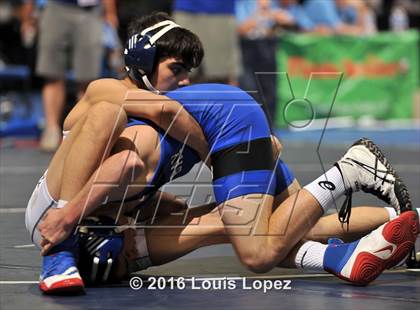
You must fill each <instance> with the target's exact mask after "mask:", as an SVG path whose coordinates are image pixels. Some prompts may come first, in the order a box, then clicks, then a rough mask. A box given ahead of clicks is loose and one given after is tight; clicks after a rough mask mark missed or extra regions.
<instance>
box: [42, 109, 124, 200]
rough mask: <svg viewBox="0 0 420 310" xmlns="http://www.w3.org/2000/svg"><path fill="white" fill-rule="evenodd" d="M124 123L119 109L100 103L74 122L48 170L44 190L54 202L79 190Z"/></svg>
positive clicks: (66, 197) (102, 157) (69, 196)
mask: <svg viewBox="0 0 420 310" xmlns="http://www.w3.org/2000/svg"><path fill="white" fill-rule="evenodd" d="M126 121H127V119H126V115H125V113H124V111H123V110H122V109H121V108H120V107H118V106H117V105H114V104H111V103H107V102H100V103H97V104H96V105H94V106H93V107H92V108H90V109H89V111H88V113H87V115H86V116H85V117H83V118H81V119H80V120H79V121H78V122H77V124H76V125H75V126H74V128H72V130H71V132H70V134H69V135H68V137H67V138H65V139H64V140H63V142H62V144H61V145H60V147H59V149H58V151H57V152H56V154H55V155H54V157H53V159H52V160H51V163H50V165H49V167H48V173H47V184H48V190H49V192H50V194H51V196H52V197H53V198H54V199H55V200H59V199H62V200H70V199H71V198H73V196H74V195H75V194H76V193H77V192H79V191H80V190H81V188H82V187H83V186H84V185H85V183H86V182H87V180H88V179H89V177H90V176H91V175H92V173H93V171H95V169H96V168H97V167H98V166H99V165H100V163H101V162H102V161H103V160H104V159H105V158H106V157H107V156H108V154H109V152H110V150H111V148H112V145H113V143H114V142H115V140H116V139H117V138H118V136H119V135H120V134H121V132H122V131H123V130H124V128H125V124H126Z"/></svg>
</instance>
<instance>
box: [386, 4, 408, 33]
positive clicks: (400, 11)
mask: <svg viewBox="0 0 420 310" xmlns="http://www.w3.org/2000/svg"><path fill="white" fill-rule="evenodd" d="M389 26H390V29H391V30H392V31H397V32H398V31H404V30H407V29H408V27H409V20H408V14H407V11H406V9H405V7H404V6H403V5H402V2H401V1H397V2H395V3H394V6H393V7H392V9H391V15H390V16H389Z"/></svg>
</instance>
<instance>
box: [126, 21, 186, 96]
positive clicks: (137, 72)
mask: <svg viewBox="0 0 420 310" xmlns="http://www.w3.org/2000/svg"><path fill="white" fill-rule="evenodd" d="M177 27H180V26H179V25H177V24H176V23H174V22H173V21H171V20H164V21H162V22H159V23H157V24H155V25H153V26H151V27H148V28H146V29H144V30H143V31H142V32H141V33H140V34H135V35H133V36H132V37H131V38H130V39H129V40H128V42H127V45H126V48H125V50H124V61H125V66H126V67H125V69H126V70H127V71H128V74H129V75H130V77H131V78H132V79H134V80H135V81H136V82H139V81H143V83H144V84H145V85H146V87H147V88H148V89H149V90H151V91H154V92H157V93H159V91H158V90H157V89H155V88H154V87H153V86H152V84H151V83H150V81H149V79H148V77H147V76H148V75H149V76H150V75H151V74H152V73H153V64H154V62H155V55H156V45H155V43H156V41H157V40H159V39H160V38H161V37H162V36H163V35H164V34H165V33H167V32H168V31H169V30H171V29H173V28H177ZM158 28H162V29H160V30H159V31H157V32H155V33H153V32H154V31H155V30H156V29H158Z"/></svg>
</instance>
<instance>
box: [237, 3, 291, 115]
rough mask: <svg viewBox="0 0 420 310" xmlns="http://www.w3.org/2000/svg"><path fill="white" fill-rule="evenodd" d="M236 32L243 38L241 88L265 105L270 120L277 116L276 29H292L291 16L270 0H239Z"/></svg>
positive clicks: (241, 41)
mask: <svg viewBox="0 0 420 310" xmlns="http://www.w3.org/2000/svg"><path fill="white" fill-rule="evenodd" d="M235 13H236V22H237V29H238V33H239V35H240V39H241V40H240V43H241V52H242V66H243V72H242V76H241V79H240V84H241V87H242V88H243V89H245V90H247V91H256V90H257V91H258V92H252V93H251V95H253V96H254V97H255V99H257V100H258V101H259V102H262V103H264V104H265V108H266V112H267V114H268V116H269V118H271V119H272V118H274V117H275V113H276V112H275V107H276V92H277V85H276V84H277V79H276V74H277V73H276V72H275V71H276V57H275V53H276V48H277V40H276V38H275V37H274V30H275V28H276V26H278V25H280V26H289V25H291V24H292V17H291V16H290V15H289V14H288V13H286V12H285V11H284V10H281V9H278V8H276V7H275V5H274V2H272V1H270V0H257V1H248V0H237V1H236V4H235Z"/></svg>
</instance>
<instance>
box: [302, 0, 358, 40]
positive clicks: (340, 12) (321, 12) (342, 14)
mask: <svg viewBox="0 0 420 310" xmlns="http://www.w3.org/2000/svg"><path fill="white" fill-rule="evenodd" d="M362 6H364V3H363V2H362V1H347V0H336V1H335V0H306V1H305V2H304V8H305V11H306V14H307V15H308V16H309V18H310V19H311V21H312V22H313V23H314V24H315V26H316V27H325V29H326V31H325V33H326V34H328V33H331V34H348V35H360V34H364V29H363V25H362V24H361V23H362V21H363V18H362V16H361V15H359V14H360V12H361V9H359V8H362ZM359 10H360V11H359ZM346 21H347V22H346Z"/></svg>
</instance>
